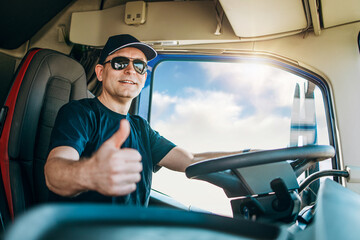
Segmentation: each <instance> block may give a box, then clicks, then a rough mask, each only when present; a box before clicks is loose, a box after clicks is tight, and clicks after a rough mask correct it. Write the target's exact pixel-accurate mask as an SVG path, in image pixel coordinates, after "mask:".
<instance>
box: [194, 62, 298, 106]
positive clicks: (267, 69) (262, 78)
mask: <svg viewBox="0 0 360 240" xmlns="http://www.w3.org/2000/svg"><path fill="white" fill-rule="evenodd" d="M200 65H201V66H202V68H203V69H204V70H205V72H206V73H207V80H208V81H210V82H221V83H223V86H224V88H226V89H229V90H231V91H233V92H237V93H238V97H239V98H240V99H241V100H248V101H251V103H253V105H255V106H258V107H261V106H264V109H263V110H265V111H266V110H269V108H268V106H267V105H268V104H267V103H268V102H269V100H270V99H269V98H271V102H272V104H274V105H276V106H279V107H280V106H286V105H288V103H289V102H290V101H292V98H293V96H294V92H293V91H289V89H294V88H295V83H296V82H299V81H303V80H302V78H300V77H298V76H296V75H294V74H291V73H288V72H286V71H284V70H281V69H277V68H274V67H271V66H267V65H263V64H255V63H236V64H235V63H209V62H207V63H202V64H200Z"/></svg>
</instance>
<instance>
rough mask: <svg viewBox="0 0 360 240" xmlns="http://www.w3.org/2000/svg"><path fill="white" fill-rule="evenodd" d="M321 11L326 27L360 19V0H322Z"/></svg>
mask: <svg viewBox="0 0 360 240" xmlns="http://www.w3.org/2000/svg"><path fill="white" fill-rule="evenodd" d="M321 12H322V18H323V24H324V28H328V27H333V26H337V25H341V24H345V23H351V22H355V21H359V20H360V1H359V0H346V1H339V0H326V1H324V0H323V1H321Z"/></svg>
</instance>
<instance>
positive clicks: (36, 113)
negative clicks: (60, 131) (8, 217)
mask: <svg viewBox="0 0 360 240" xmlns="http://www.w3.org/2000/svg"><path fill="white" fill-rule="evenodd" d="M31 51H33V56H32V58H31V61H30V60H28V59H26V57H25V58H24V60H23V62H24V61H28V62H27V63H26V66H24V65H25V64H24V63H22V64H21V65H20V68H23V69H21V70H20V71H18V73H17V76H16V77H19V76H18V75H19V74H24V75H23V79H22V82H21V86H20V89H19V93H18V95H17V98H16V105H15V109H14V112H13V117H12V122H11V129H10V135H9V141H8V143H9V144H8V156H9V172H10V183H11V195H12V204H13V209H14V214H15V215H17V214H18V213H21V212H22V211H23V210H24V209H25V208H27V207H28V206H30V205H32V204H37V203H41V202H43V201H46V199H47V194H48V190H47V187H46V185H45V178H44V164H45V161H46V157H47V153H48V146H49V140H50V135H51V131H52V128H53V126H54V122H55V118H56V115H57V112H58V110H59V109H60V107H61V106H63V105H64V104H65V103H67V102H69V101H70V100H73V99H81V98H86V97H88V92H87V86H86V75H85V72H84V69H83V67H82V66H81V64H80V63H78V62H77V61H75V60H73V59H71V58H70V57H68V56H65V55H64V54H61V53H58V52H56V51H52V50H47V49H41V50H39V49H36V50H35V49H33V50H30V52H31ZM34 51H36V53H35V54H34ZM27 64H28V65H27ZM24 68H25V69H24ZM16 77H15V78H16ZM8 202H9V201H8Z"/></svg>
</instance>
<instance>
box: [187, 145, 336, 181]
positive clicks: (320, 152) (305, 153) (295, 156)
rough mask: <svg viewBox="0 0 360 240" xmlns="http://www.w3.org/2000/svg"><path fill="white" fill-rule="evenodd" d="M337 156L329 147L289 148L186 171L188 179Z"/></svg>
mask: <svg viewBox="0 0 360 240" xmlns="http://www.w3.org/2000/svg"><path fill="white" fill-rule="evenodd" d="M334 156H335V149H334V147H332V146H329V145H307V146H302V147H289V148H280V149H272V150H262V151H256V152H247V153H240V154H235V155H230V156H225V157H219V158H214V159H209V160H205V161H202V162H197V163H194V164H191V165H190V166H188V167H187V168H186V170H185V173H186V176H187V177H188V178H196V177H197V176H200V175H204V174H209V173H214V172H220V171H225V170H228V169H236V168H243V167H250V166H256V165H262V164H268V163H275V162H281V161H287V160H309V161H310V160H316V161H321V160H324V159H328V158H332V157H334Z"/></svg>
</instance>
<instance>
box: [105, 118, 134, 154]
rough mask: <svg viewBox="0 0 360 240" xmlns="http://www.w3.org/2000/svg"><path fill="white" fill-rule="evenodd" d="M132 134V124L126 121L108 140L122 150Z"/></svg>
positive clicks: (121, 122)
mask: <svg viewBox="0 0 360 240" xmlns="http://www.w3.org/2000/svg"><path fill="white" fill-rule="evenodd" d="M129 134H130V124H129V122H128V121H127V120H126V119H123V120H121V121H120V128H119V129H118V130H117V131H116V132H115V133H114V134H113V135H112V136H111V137H110V138H109V139H108V140H107V142H109V143H111V144H113V146H114V147H116V148H120V147H121V145H122V144H123V143H124V142H125V140H126V139H127V137H128V136H129Z"/></svg>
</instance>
